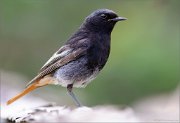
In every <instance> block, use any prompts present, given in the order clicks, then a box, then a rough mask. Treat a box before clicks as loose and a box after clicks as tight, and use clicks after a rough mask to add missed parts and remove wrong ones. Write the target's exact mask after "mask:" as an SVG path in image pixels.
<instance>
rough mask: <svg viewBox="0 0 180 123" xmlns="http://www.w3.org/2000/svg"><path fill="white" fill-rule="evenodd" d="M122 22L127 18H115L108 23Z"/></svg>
mask: <svg viewBox="0 0 180 123" xmlns="http://www.w3.org/2000/svg"><path fill="white" fill-rule="evenodd" d="M123 20H127V18H125V17H116V18H113V19H109V21H115V22H117V21H123Z"/></svg>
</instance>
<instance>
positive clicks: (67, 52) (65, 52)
mask: <svg viewBox="0 0 180 123" xmlns="http://www.w3.org/2000/svg"><path fill="white" fill-rule="evenodd" d="M71 51H72V49H68V50H65V51H63V52H61V53H60V54H57V52H56V53H54V54H53V56H52V57H51V58H50V59H49V60H48V61H47V62H46V63H45V64H44V65H43V66H42V68H43V67H45V66H46V65H47V64H49V63H50V62H51V61H52V60H53V59H56V58H59V57H64V56H66V55H67V54H69V52H71Z"/></svg>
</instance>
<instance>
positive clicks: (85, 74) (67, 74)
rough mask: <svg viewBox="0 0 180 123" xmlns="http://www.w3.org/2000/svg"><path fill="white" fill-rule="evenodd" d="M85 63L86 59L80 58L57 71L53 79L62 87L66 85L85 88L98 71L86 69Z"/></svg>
mask: <svg viewBox="0 0 180 123" xmlns="http://www.w3.org/2000/svg"><path fill="white" fill-rule="evenodd" d="M87 62H88V61H87V59H86V58H84V57H82V58H79V59H78V60H76V61H72V62H70V63H68V64H66V65H64V66H62V67H61V68H59V69H57V70H56V72H55V73H54V77H55V78H56V79H57V80H58V84H59V85H61V86H64V87H67V85H68V84H73V87H85V86H86V85H87V84H88V83H90V82H91V81H92V80H93V79H94V78H95V77H96V76H97V74H98V73H99V70H98V69H93V70H92V69H88V67H87Z"/></svg>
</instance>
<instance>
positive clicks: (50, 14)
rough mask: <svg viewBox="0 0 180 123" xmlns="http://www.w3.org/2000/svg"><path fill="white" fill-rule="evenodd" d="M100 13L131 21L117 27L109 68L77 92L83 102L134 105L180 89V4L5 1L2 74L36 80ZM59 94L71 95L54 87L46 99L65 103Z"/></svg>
mask: <svg viewBox="0 0 180 123" xmlns="http://www.w3.org/2000/svg"><path fill="white" fill-rule="evenodd" d="M99 8H108V9H112V10H114V11H115V12H116V13H118V15H120V16H123V17H126V18H128V20H127V21H123V22H119V23H117V25H116V26H115V28H114V31H113V32H112V42H111V54H110V57H109V60H108V63H107V64H106V66H105V68H104V69H103V70H102V72H101V73H100V75H99V76H98V77H97V79H95V80H94V81H93V82H92V83H91V84H89V86H87V87H86V88H85V89H75V92H76V93H77V95H78V97H79V98H80V100H83V102H85V103H86V104H88V105H97V104H99V105H100V104H132V103H133V102H134V101H136V100H138V99H140V98H143V97H146V96H149V95H154V94H159V93H164V92H168V91H171V90H173V89H175V88H176V87H177V85H178V84H179V82H180V80H179V76H180V70H179V67H180V60H179V56H180V54H179V43H180V42H179V41H180V36H179V34H180V27H179V22H180V16H179V11H180V1H179V0H111V1H110V0H104V1H97V0H91V1H88V0H78V1H77V0H76V1H75V0H15V1H14V0H0V59H1V60H0V69H3V70H8V71H14V72H17V73H20V74H22V75H24V76H27V77H28V78H29V80H30V79H31V78H32V77H34V76H35V75H36V73H37V72H38V70H39V69H40V68H41V66H42V65H43V64H44V63H45V62H46V61H47V60H48V59H49V58H50V56H51V55H52V54H53V53H54V52H55V51H56V50H57V49H59V47H60V46H62V45H63V43H64V42H65V41H66V40H67V39H68V37H69V36H70V35H71V34H72V33H73V32H74V31H76V29H77V28H78V27H79V25H80V24H81V23H82V21H83V20H84V18H85V17H86V16H87V15H88V14H90V13H91V12H92V11H94V10H96V9H99ZM17 83H20V82H17ZM21 83H22V85H23V86H25V84H26V82H21ZM59 90H64V91H65V90H66V89H65V88H62V87H58V86H49V87H47V88H45V91H48V94H49V93H50V94H49V96H44V97H45V98H46V99H51V101H55V100H61V96H60V95H63V94H61V93H60V92H59ZM37 95H39V96H43V94H41V93H37ZM65 95H66V93H65V94H64V96H65ZM68 98H69V97H68ZM69 101H70V100H69Z"/></svg>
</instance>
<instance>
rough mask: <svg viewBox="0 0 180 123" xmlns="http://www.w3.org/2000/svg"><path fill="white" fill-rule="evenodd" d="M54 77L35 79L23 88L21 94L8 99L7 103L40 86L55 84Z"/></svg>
mask: <svg viewBox="0 0 180 123" xmlns="http://www.w3.org/2000/svg"><path fill="white" fill-rule="evenodd" d="M53 83H54V79H53V78H52V77H44V78H42V79H41V80H38V81H34V82H33V83H31V85H29V86H28V87H27V88H26V89H25V90H23V91H22V92H21V93H20V94H18V95H16V96H15V97H13V98H11V99H10V100H8V101H7V105H9V104H11V103H13V102H14V101H16V100H17V99H19V98H21V97H22V96H24V95H26V94H28V93H29V92H31V91H33V90H34V89H36V88H38V87H42V86H45V85H48V84H53Z"/></svg>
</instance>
